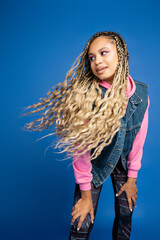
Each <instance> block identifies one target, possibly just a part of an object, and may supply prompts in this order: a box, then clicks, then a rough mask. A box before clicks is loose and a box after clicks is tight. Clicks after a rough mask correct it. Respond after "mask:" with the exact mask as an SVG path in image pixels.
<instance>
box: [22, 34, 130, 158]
mask: <svg viewBox="0 0 160 240" xmlns="http://www.w3.org/2000/svg"><path fill="white" fill-rule="evenodd" d="M100 36H104V37H106V38H109V39H112V40H114V41H113V42H114V43H115V44H116V48H117V53H118V66H117V69H116V72H115V74H114V79H113V83H112V85H111V88H110V89H108V90H107V91H106V93H105V95H104V98H103V99H101V88H100V86H99V82H100V79H98V78H97V77H96V76H95V75H94V74H93V72H92V70H91V68H90V63H89V59H88V50H89V47H90V45H91V43H92V42H93V41H94V39H96V38H97V37H100ZM128 58H129V55H128V50H127V46H126V44H125V42H124V40H123V39H122V37H121V36H120V35H119V34H117V33H115V32H106V31H105V32H98V33H96V34H94V35H93V36H92V37H91V38H90V39H89V41H88V42H87V44H86V46H85V48H84V50H83V52H82V53H81V54H80V55H79V56H78V58H77V59H76V61H75V62H74V64H73V66H72V68H71V69H70V70H69V71H68V73H67V75H66V77H65V80H64V82H62V83H58V84H57V85H56V89H55V90H54V91H51V90H49V91H48V93H47V95H46V97H45V98H40V99H39V102H38V103H36V104H33V105H31V106H29V107H27V108H26V109H29V108H34V109H35V110H32V111H30V112H28V113H26V114H23V115H22V116H24V115H28V114H31V113H37V112H40V111H43V110H45V111H44V112H43V113H41V114H42V115H41V117H39V118H37V119H36V120H34V121H33V122H30V123H27V124H25V129H26V130H28V131H42V130H43V129H50V127H51V126H52V125H53V124H54V123H55V129H56V131H55V133H54V132H52V133H51V134H49V135H53V134H56V135H57V137H58V138H59V140H57V144H56V148H57V147H59V148H61V147H63V148H64V150H63V151H61V153H62V152H66V153H67V155H68V156H69V158H70V157H72V156H73V155H74V156H76V157H79V156H81V155H84V154H85V153H86V152H87V151H89V150H91V149H94V151H93V154H92V155H91V156H90V160H93V159H95V158H97V157H98V155H99V154H100V153H101V151H102V150H103V148H104V147H105V146H107V145H109V144H110V143H111V141H112V139H113V136H114V135H115V134H116V132H117V131H119V129H120V126H121V118H122V117H123V116H124V115H125V112H126V103H127V98H126V92H127V81H128V74H129V67H128ZM59 87H60V89H59ZM127 95H128V92H127ZM93 105H94V108H93ZM52 146H54V144H53V145H52Z"/></svg>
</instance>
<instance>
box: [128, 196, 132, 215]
mask: <svg viewBox="0 0 160 240" xmlns="http://www.w3.org/2000/svg"><path fill="white" fill-rule="evenodd" d="M128 204H129V209H130V211H131V212H132V201H131V198H128Z"/></svg>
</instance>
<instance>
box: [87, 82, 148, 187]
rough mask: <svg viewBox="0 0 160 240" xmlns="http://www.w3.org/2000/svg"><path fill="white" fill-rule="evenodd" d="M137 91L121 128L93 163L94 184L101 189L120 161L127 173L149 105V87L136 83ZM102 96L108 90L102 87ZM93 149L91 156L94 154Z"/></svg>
mask: <svg viewBox="0 0 160 240" xmlns="http://www.w3.org/2000/svg"><path fill="white" fill-rule="evenodd" d="M134 82H135V84H136V90H135V92H134V94H133V95H132V96H131V97H130V98H129V101H128V105H127V109H126V113H125V115H124V117H123V118H122V119H121V127H120V129H119V131H118V132H117V133H116V134H115V135H114V137H113V139H112V142H111V143H110V144H109V145H108V146H105V147H104V148H103V150H102V152H101V154H100V155H99V156H98V157H97V158H96V159H93V160H92V161H91V163H92V175H93V180H92V181H93V184H94V185H95V187H99V186H100V185H101V184H102V183H103V182H104V181H106V179H107V178H108V177H109V176H110V174H111V172H112V171H113V169H114V168H115V166H116V164H117V162H118V160H119V159H121V162H122V165H123V167H124V169H125V170H126V171H127V156H128V154H129V152H130V151H131V150H132V145H133V142H134V139H135V137H136V134H137V133H138V131H139V130H140V127H141V124H142V121H143V117H144V114H145V111H146V108H147V105H148V85H147V84H144V83H141V82H139V81H135V80H134ZM100 87H101V89H102V95H101V97H102V98H104V94H105V92H106V90H107V89H106V88H104V87H103V86H101V85H100ZM94 149H95V148H93V149H92V150H91V154H92V153H93V150H94Z"/></svg>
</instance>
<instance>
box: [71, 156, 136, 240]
mask: <svg viewBox="0 0 160 240" xmlns="http://www.w3.org/2000/svg"><path fill="white" fill-rule="evenodd" d="M111 179H112V184H113V190H114V195H115V194H116V193H117V192H118V191H119V189H120V188H121V187H122V185H123V184H124V183H125V182H126V180H127V172H126V171H125V169H124V168H123V166H122V163H121V161H120V160H119V161H118V163H117V165H116V167H115V168H114V170H113V172H112V173H111ZM102 186H103V184H102V185H101V186H99V187H98V188H96V187H95V186H94V184H93V183H92V182H91V193H92V201H93V208H94V216H95V217H96V211H97V206H98V199H99V196H100V192H101V189H102ZM80 198H81V191H80V189H79V185H78V184H76V186H75V193H74V201H73V206H74V205H75V203H76V202H77V201H78V200H79V199H80ZM133 210H134V204H133V202H132V212H131V211H130V209H129V205H128V200H127V196H126V193H125V191H123V193H122V194H121V195H120V196H119V197H115V219H114V223H113V229H112V236H113V240H122V239H123V240H127V239H129V237H130V233H131V221H132V214H133ZM79 218H80V217H78V218H77V219H76V220H75V222H74V224H73V225H72V226H71V230H70V236H69V240H85V239H87V240H88V239H89V234H90V232H91V230H92V227H93V225H94V223H93V224H92V223H91V218H90V214H89V213H88V214H87V216H86V218H85V220H84V221H83V224H82V227H81V228H80V230H79V231H77V230H76V229H77V225H78V221H79ZM106 239H107V237H106Z"/></svg>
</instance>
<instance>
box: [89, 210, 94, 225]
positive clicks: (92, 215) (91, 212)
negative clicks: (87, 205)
mask: <svg viewBox="0 0 160 240" xmlns="http://www.w3.org/2000/svg"><path fill="white" fill-rule="evenodd" d="M90 216H91V223H92V224H93V222H94V210H93V208H92V210H91V211H90Z"/></svg>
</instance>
